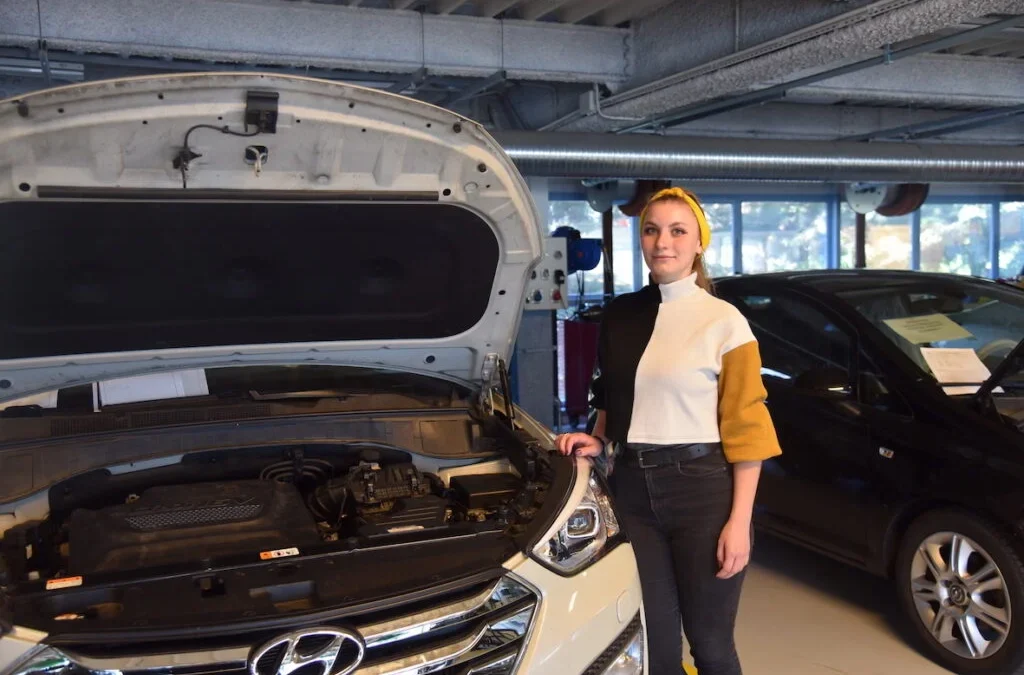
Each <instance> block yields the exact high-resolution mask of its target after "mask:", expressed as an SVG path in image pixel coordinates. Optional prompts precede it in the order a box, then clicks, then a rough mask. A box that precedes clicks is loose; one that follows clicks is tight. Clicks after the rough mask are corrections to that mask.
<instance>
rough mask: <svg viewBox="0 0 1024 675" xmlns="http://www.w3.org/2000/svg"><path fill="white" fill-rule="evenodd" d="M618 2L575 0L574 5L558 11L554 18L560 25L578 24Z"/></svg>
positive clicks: (618, 0) (609, 0)
mask: <svg viewBox="0 0 1024 675" xmlns="http://www.w3.org/2000/svg"><path fill="white" fill-rule="evenodd" d="M617 2H620V0H577V1H576V4H574V5H572V6H570V7H566V8H565V9H562V10H559V12H558V13H557V14H555V17H556V18H557V19H558V20H559V21H560V22H562V23H579V22H580V21H586V20H587V19H589V18H590V17H592V16H594V15H595V14H598V13H600V12H601V11H603V10H605V9H607V8H608V7H611V6H612V5H614V4H615V3H617Z"/></svg>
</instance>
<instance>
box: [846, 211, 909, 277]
mask: <svg viewBox="0 0 1024 675" xmlns="http://www.w3.org/2000/svg"><path fill="white" fill-rule="evenodd" d="M913 217H914V216H913V214H907V215H905V216H893V217H890V218H887V217H886V216H880V215H878V214H877V213H874V212H872V213H869V214H868V215H867V217H866V218H865V220H866V222H867V230H866V232H865V235H866V236H865V242H864V249H865V250H864V253H865V257H866V262H867V265H868V267H869V268H872V269H886V270H909V269H911V268H912V267H913V248H914V242H913V225H912V220H913ZM856 219H857V214H856V213H855V212H854V211H853V209H851V208H850V207H849V206H847V205H846V204H845V203H844V204H843V205H842V206H841V207H840V225H839V245H840V267H846V268H852V267H853V266H854V264H855V256H856V236H857V235H856Z"/></svg>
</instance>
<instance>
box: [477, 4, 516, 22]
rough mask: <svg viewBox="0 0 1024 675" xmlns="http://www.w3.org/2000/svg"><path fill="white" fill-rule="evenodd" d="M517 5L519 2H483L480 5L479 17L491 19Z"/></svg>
mask: <svg viewBox="0 0 1024 675" xmlns="http://www.w3.org/2000/svg"><path fill="white" fill-rule="evenodd" d="M518 4H519V0H484V2H482V3H480V16H483V17H488V18H493V17H496V16H498V15H499V14H501V13H502V12H504V11H506V10H509V9H512V8H513V7H515V6H516V5H518Z"/></svg>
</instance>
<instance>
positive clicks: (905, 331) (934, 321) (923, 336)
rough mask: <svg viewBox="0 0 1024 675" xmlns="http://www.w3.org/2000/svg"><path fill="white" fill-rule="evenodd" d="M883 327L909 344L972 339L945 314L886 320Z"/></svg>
mask: <svg viewBox="0 0 1024 675" xmlns="http://www.w3.org/2000/svg"><path fill="white" fill-rule="evenodd" d="M885 325H886V326H888V327H889V328H892V329H893V330H894V331H896V332H897V333H898V334H899V335H900V337H902V338H904V339H906V340H908V341H909V342H910V343H911V344H915V345H923V344H925V343H926V342H944V341H946V340H966V339H968V338H972V337H974V336H973V335H971V334H970V333H969V332H968V331H967V330H966V329H965V328H964V327H963V326H961V325H960V324H958V323H957V322H956V321H953V320H952V319H950V318H949V317H948V316H946V315H945V314H928V315H926V316H911V317H908V318H906V319H886V320H885Z"/></svg>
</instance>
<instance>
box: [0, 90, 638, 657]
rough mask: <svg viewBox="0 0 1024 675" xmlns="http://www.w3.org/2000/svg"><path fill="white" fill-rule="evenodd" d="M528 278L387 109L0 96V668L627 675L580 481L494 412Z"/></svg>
mask: <svg viewBox="0 0 1024 675" xmlns="http://www.w3.org/2000/svg"><path fill="white" fill-rule="evenodd" d="M540 256H541V231H540V228H539V226H538V218H537V214H536V209H535V207H534V205H533V202H532V200H531V198H530V195H529V193H528V191H527V188H526V184H525V182H524V180H523V178H522V177H521V176H520V175H519V173H518V172H517V171H516V169H515V167H514V166H513V165H512V163H511V162H510V160H509V159H508V157H507V156H506V155H505V154H504V153H503V152H502V150H501V148H500V147H499V146H498V145H497V144H496V143H495V142H494V140H492V139H491V138H490V137H489V136H488V134H487V133H486V132H485V131H484V130H483V129H481V128H480V127H479V126H478V125H476V124H474V123H472V122H470V121H467V120H465V119H461V118H459V117H458V116H456V115H454V114H453V113H451V112H448V111H445V110H442V109H440V108H436V107H434V106H431V105H428V104H425V103H421V102H418V101H414V100H410V99H407V98H403V97H400V96H396V95H392V94H388V93H384V92H381V91H375V90H369V89H363V88H358V87H352V86H348V85H343V84H338V83H332V82H325V81H318V80H313V79H306V78H296V77H282V76H272V75H260V74H237V73H231V74H219V73H218V74H200V75H183V76H157V77H147V78H137V79H125V80H116V81H107V82H91V83H87V84H82V85H76V86H72V87H65V88H58V89H52V90H48V91H42V92H38V93H33V94H29V95H26V96H24V97H22V98H19V99H16V100H9V101H5V102H0V269H2V270H3V272H2V280H3V290H2V292H0V407H2V408H3V410H2V411H0V534H2V544H0V560H2V563H0V674H2V675H27V674H30V673H47V674H48V675H77V674H86V673H96V674H100V673H102V674H104V675H107V674H110V673H117V674H119V675H147V674H150V673H153V674H155V673H159V674H160V675H206V674H213V673H217V674H218V675H231V674H234V673H238V674H239V675H244V674H246V673H248V675H345V674H347V673H352V672H354V673H360V674H365V675H370V674H373V675H376V674H381V675H383V674H385V673H403V674H404V673H416V674H422V673H446V674H449V673H450V674H456V673H459V674H466V675H469V674H470V673H473V674H476V675H506V674H511V673H538V674H543V673H550V674H552V675H565V674H567V673H588V674H589V673H595V674H596V673H616V674H618V673H642V672H646V670H645V654H646V645H645V637H644V629H643V622H642V611H641V595H640V585H639V579H638V576H637V568H636V563H635V559H634V556H633V551H632V549H631V547H630V545H629V543H628V541H627V540H626V538H625V536H624V534H623V532H622V531H621V530H620V528H619V524H618V522H617V521H616V517H615V513H614V510H613V507H612V505H611V503H610V500H609V497H608V495H607V492H606V487H605V484H604V482H603V480H602V478H601V477H600V476H599V475H597V473H596V472H592V471H591V466H590V464H589V462H587V461H581V460H576V459H572V458H565V457H562V456H560V455H558V454H557V453H552V452H551V449H552V439H553V437H552V435H551V433H550V431H548V430H547V429H544V428H542V427H541V426H540V425H538V424H537V423H536V422H535V421H533V420H532V419H530V418H529V417H528V416H527V415H526V414H524V413H523V412H522V411H521V410H517V409H515V408H512V409H511V410H507V409H506V408H505V406H504V405H503V403H502V402H503V401H504V400H506V398H505V396H503V392H504V390H505V389H507V386H503V383H506V384H507V379H506V378H505V370H504V363H505V361H506V359H507V357H508V355H509V354H510V351H511V348H512V345H513V341H514V338H515V334H516V330H517V328H518V323H519V318H520V315H521V311H522V307H523V296H524V288H525V286H526V282H527V279H528V278H529V275H530V273H531V268H532V267H533V265H534V264H535V263H536V262H537V261H538V260H539V259H540Z"/></svg>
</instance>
